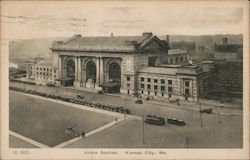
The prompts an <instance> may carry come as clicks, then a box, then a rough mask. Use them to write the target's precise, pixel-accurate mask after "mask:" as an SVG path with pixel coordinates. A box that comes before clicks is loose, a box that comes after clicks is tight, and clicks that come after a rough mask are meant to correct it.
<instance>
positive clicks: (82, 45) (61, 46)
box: [51, 33, 165, 52]
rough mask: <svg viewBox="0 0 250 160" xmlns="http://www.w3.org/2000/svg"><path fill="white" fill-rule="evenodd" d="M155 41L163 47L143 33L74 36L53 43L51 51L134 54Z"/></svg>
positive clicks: (155, 38) (161, 43)
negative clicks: (133, 34)
mask: <svg viewBox="0 0 250 160" xmlns="http://www.w3.org/2000/svg"><path fill="white" fill-rule="evenodd" d="M153 39H154V40H157V41H158V42H159V44H160V45H162V46H163V47H165V43H163V41H161V40H160V39H159V38H157V37H156V36H153V35H152V33H144V34H143V35H140V36H109V37H82V36H81V35H74V36H73V37H71V38H69V39H68V40H66V41H55V42H53V44H52V47H51V49H52V50H76V51H108V52H114V51H115V52H117V51H121V52H134V51H138V50H140V49H141V48H143V47H144V46H145V45H147V44H148V42H150V41H151V40H153Z"/></svg>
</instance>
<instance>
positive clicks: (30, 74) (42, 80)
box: [26, 58, 58, 85]
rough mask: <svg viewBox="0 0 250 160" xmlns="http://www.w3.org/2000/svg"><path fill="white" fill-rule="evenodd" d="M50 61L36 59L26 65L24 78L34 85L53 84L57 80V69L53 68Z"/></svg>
mask: <svg viewBox="0 0 250 160" xmlns="http://www.w3.org/2000/svg"><path fill="white" fill-rule="evenodd" d="M51 64H52V62H51V60H50V59H43V58H36V59H35V60H34V61H33V62H29V63H28V64H27V74H26V78H28V79H30V80H34V81H35V83H36V84H41V85H46V84H49V83H50V84H55V83H56V79H58V69H57V68H55V67H53V66H52V65H51Z"/></svg>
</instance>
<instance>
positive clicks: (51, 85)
mask: <svg viewBox="0 0 250 160" xmlns="http://www.w3.org/2000/svg"><path fill="white" fill-rule="evenodd" d="M46 86H48V87H55V84H54V83H48V84H46Z"/></svg>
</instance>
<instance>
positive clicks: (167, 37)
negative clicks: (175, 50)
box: [166, 35, 169, 43]
mask: <svg viewBox="0 0 250 160" xmlns="http://www.w3.org/2000/svg"><path fill="white" fill-rule="evenodd" d="M166 42H167V43H169V35H167V36H166Z"/></svg>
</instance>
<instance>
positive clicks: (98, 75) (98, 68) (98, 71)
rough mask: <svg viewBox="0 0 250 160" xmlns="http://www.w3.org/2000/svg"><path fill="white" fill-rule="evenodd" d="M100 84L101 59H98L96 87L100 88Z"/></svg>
mask: <svg viewBox="0 0 250 160" xmlns="http://www.w3.org/2000/svg"><path fill="white" fill-rule="evenodd" d="M99 84H100V57H97V58H96V84H95V86H96V87H99Z"/></svg>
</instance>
